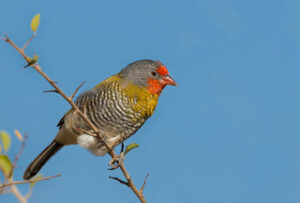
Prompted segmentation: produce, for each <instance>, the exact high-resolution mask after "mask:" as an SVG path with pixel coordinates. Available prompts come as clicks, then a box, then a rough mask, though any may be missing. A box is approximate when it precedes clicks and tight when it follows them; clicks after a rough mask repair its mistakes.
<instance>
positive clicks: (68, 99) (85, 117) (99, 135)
mask: <svg viewBox="0 0 300 203" xmlns="http://www.w3.org/2000/svg"><path fill="white" fill-rule="evenodd" d="M5 37H6V38H5V39H3V40H4V41H6V42H8V43H9V44H10V45H11V46H13V47H14V48H15V49H16V50H17V51H18V52H19V53H20V54H21V55H22V56H23V57H24V59H25V60H26V62H27V63H30V58H29V57H27V55H26V54H25V53H24V51H23V50H21V49H20V48H19V47H17V46H16V45H15V44H14V42H13V41H12V40H11V39H10V38H9V37H8V35H7V34H5ZM30 66H31V67H32V68H33V69H35V70H36V71H37V72H38V73H39V74H40V75H41V76H42V77H43V78H44V79H46V80H47V81H48V82H49V83H50V85H51V86H52V87H53V88H54V89H55V90H56V91H57V93H58V94H60V95H61V96H62V97H63V98H64V99H65V100H66V101H67V102H68V103H69V104H70V105H71V106H72V108H73V109H74V111H76V113H77V114H78V115H79V116H80V117H81V118H82V119H83V120H84V121H85V122H86V123H87V124H88V125H89V127H90V128H91V130H92V131H93V132H95V134H96V135H97V137H98V138H99V139H100V140H105V139H103V138H104V137H103V135H102V134H101V133H100V132H99V130H98V129H97V127H96V126H95V125H94V124H93V123H92V122H91V121H90V120H89V119H88V117H87V116H86V115H85V114H84V113H83V112H82V111H81V110H80V109H79V108H78V107H77V106H76V104H75V103H74V102H73V100H72V99H71V98H70V97H68V96H67V95H66V94H65V93H64V92H63V91H62V90H61V89H60V88H59V87H58V86H57V85H56V83H55V82H54V81H53V80H51V79H50V78H49V77H48V76H47V75H46V74H45V73H44V72H43V71H42V69H41V67H40V65H39V64H38V63H35V64H31V65H30ZM104 146H105V147H106V148H107V152H108V154H109V155H110V156H111V157H112V159H114V160H116V159H117V158H118V155H117V154H116V153H115V151H114V149H113V148H112V146H110V145H108V144H107V143H106V142H104ZM120 169H121V171H122V173H123V175H124V177H125V178H126V180H127V182H128V187H129V188H130V189H131V190H132V191H133V192H134V193H135V195H136V196H137V197H138V198H139V200H140V202H142V203H146V200H145V198H144V195H143V194H142V193H141V192H140V191H139V190H138V189H137V188H136V186H135V185H134V183H133V181H132V180H131V177H130V175H129V173H128V172H127V170H126V168H125V166H124V164H121V165H120Z"/></svg>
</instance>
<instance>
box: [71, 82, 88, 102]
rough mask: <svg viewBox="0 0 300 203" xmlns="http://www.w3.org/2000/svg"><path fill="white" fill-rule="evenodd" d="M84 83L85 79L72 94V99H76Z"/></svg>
mask: <svg viewBox="0 0 300 203" xmlns="http://www.w3.org/2000/svg"><path fill="white" fill-rule="evenodd" d="M84 83H85V81H83V82H82V83H81V84H80V85H79V86H78V87H77V88H76V90H75V91H74V93H73V94H72V96H71V99H72V100H73V99H74V97H75V95H76V93H77V91H78V90H79V89H80V88H81V87H82V86H83V85H84Z"/></svg>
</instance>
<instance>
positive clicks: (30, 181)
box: [0, 174, 61, 189]
mask: <svg viewBox="0 0 300 203" xmlns="http://www.w3.org/2000/svg"><path fill="white" fill-rule="evenodd" d="M59 176H61V174H58V175H55V176H48V177H43V178H37V179H31V180H22V181H14V182H10V183H7V184H3V185H0V189H2V188H5V187H9V186H12V185H18V184H25V183H34V182H39V181H42V180H49V179H52V178H56V177H59Z"/></svg>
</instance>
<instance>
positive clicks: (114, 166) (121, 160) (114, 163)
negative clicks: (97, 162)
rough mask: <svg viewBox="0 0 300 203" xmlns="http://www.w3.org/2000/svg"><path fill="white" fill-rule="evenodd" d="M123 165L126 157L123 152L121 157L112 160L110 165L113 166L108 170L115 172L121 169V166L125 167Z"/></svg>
mask: <svg viewBox="0 0 300 203" xmlns="http://www.w3.org/2000/svg"><path fill="white" fill-rule="evenodd" d="M123 163H124V155H123V152H121V154H120V156H118V157H116V158H112V159H111V160H110V162H109V163H108V165H109V166H111V168H108V170H115V169H117V168H119V167H120V166H121V165H123Z"/></svg>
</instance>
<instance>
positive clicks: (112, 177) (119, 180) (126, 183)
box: [109, 176, 130, 187]
mask: <svg viewBox="0 0 300 203" xmlns="http://www.w3.org/2000/svg"><path fill="white" fill-rule="evenodd" d="M109 178H110V179H113V180H116V181H118V182H119V183H122V184H124V185H126V186H127V187H130V186H129V183H128V182H126V181H124V180H121V179H120V178H118V177H114V176H109Z"/></svg>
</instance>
